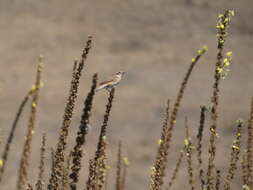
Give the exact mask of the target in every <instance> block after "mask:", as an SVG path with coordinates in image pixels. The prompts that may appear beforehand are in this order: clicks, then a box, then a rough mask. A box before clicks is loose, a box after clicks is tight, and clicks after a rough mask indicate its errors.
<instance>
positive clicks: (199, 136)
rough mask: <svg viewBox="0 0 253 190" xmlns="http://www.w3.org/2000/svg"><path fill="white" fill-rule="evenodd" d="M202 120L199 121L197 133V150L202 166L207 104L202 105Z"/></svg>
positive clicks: (199, 162)
mask: <svg viewBox="0 0 253 190" xmlns="http://www.w3.org/2000/svg"><path fill="white" fill-rule="evenodd" d="M200 110H201V111H200V121H199V129H198V134H197V152H198V164H199V166H201V164H202V157H201V154H202V138H203V132H204V126H205V118H206V116H205V112H206V110H207V108H206V107H205V106H201V107H200Z"/></svg>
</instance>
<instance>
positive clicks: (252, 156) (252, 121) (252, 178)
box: [247, 97, 253, 189]
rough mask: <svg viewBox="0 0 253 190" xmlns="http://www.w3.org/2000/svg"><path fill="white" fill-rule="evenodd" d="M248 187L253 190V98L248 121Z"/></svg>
mask: <svg viewBox="0 0 253 190" xmlns="http://www.w3.org/2000/svg"><path fill="white" fill-rule="evenodd" d="M247 185H248V186H249V188H250V189H252V188H253V97H252V100H251V108H250V118H249V121H248V139H247Z"/></svg>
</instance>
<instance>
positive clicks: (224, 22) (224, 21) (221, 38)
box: [207, 11, 234, 190]
mask: <svg viewBox="0 0 253 190" xmlns="http://www.w3.org/2000/svg"><path fill="white" fill-rule="evenodd" d="M233 14H234V12H233V11H226V12H225V13H224V15H220V16H219V20H218V24H217V29H218V34H217V36H218V54H217V62H216V64H215V74H214V85H213V95H212V99H211V102H212V109H211V119H212V124H211V126H210V131H211V136H210V147H209V151H208V152H209V159H208V169H207V190H212V189H213V188H214V187H213V179H214V177H213V170H214V168H215V165H214V160H215V153H216V145H215V139H216V135H217V133H216V129H217V120H218V105H219V85H220V80H221V78H222V73H221V71H222V65H223V47H224V43H225V39H226V36H227V29H228V27H229V24H230V18H231V16H233Z"/></svg>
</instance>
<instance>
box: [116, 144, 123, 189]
mask: <svg viewBox="0 0 253 190" xmlns="http://www.w3.org/2000/svg"><path fill="white" fill-rule="evenodd" d="M121 148H122V143H121V141H120V142H119V148H118V161H117V170H116V185H115V189H116V190H121V175H122V174H121V172H122V169H121V166H122V155H121Z"/></svg>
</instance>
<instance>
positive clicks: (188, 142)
mask: <svg viewBox="0 0 253 190" xmlns="http://www.w3.org/2000/svg"><path fill="white" fill-rule="evenodd" d="M185 129H186V138H185V156H186V161H187V165H188V168H187V171H188V176H189V185H190V186H191V190H195V184H194V180H193V179H194V176H193V167H192V150H193V146H192V142H191V138H190V134H189V126H188V120H187V118H185Z"/></svg>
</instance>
